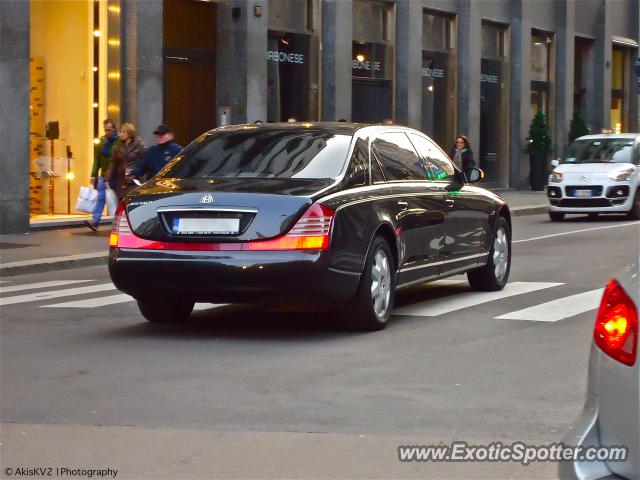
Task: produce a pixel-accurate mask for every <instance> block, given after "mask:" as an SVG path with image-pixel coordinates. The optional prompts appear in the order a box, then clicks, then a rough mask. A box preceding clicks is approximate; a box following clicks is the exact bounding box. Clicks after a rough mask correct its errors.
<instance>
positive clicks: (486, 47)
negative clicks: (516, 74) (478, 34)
mask: <svg viewBox="0 0 640 480" xmlns="http://www.w3.org/2000/svg"><path fill="white" fill-rule="evenodd" d="M508 58H509V52H508V30H507V27H504V26H502V25H498V24H494V23H489V22H483V24H482V60H481V66H480V68H481V70H480V72H481V73H480V151H479V155H478V159H479V163H480V168H482V169H483V170H484V172H485V175H486V177H485V178H486V180H487V181H489V182H496V183H499V184H501V185H506V184H507V182H508V179H509V151H508V146H509V122H508V119H509V105H508V99H509V93H508V92H509V66H508Z"/></svg>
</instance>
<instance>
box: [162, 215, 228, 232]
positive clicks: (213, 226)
mask: <svg viewBox="0 0 640 480" xmlns="http://www.w3.org/2000/svg"><path fill="white" fill-rule="evenodd" d="M173 233H179V234H182V235H237V234H238V233H240V219H239V218H176V219H174V220H173Z"/></svg>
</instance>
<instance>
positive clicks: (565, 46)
mask: <svg viewBox="0 0 640 480" xmlns="http://www.w3.org/2000/svg"><path fill="white" fill-rule="evenodd" d="M556 8H557V9H558V18H559V19H560V21H559V22H558V25H560V28H559V30H558V32H557V34H556V68H555V70H556V89H555V96H556V98H555V104H556V112H555V122H554V123H555V125H554V128H555V141H554V142H553V158H559V157H560V156H562V155H563V154H564V152H565V151H566V149H567V147H568V142H569V139H568V134H569V125H570V123H571V118H572V116H573V85H574V81H573V80H574V78H573V76H574V56H575V55H574V54H575V45H576V40H575V23H576V22H575V20H576V17H575V8H576V6H575V0H565V2H558V3H557V4H556Z"/></svg>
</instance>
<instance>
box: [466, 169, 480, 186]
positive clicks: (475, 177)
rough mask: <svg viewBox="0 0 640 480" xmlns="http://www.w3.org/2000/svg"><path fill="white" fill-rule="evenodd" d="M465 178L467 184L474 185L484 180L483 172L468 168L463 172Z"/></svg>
mask: <svg viewBox="0 0 640 480" xmlns="http://www.w3.org/2000/svg"><path fill="white" fill-rule="evenodd" d="M464 175H465V177H467V182H469V183H475V182H479V181H480V180H482V179H483V178H484V172H483V171H482V170H481V169H480V168H475V167H474V168H469V169H467V171H465V172H464Z"/></svg>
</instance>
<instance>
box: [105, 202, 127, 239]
mask: <svg viewBox="0 0 640 480" xmlns="http://www.w3.org/2000/svg"><path fill="white" fill-rule="evenodd" d="M123 235H131V229H130V228H129V222H128V221H127V213H126V212H125V209H124V203H122V202H120V204H119V205H118V208H117V209H116V214H115V215H114V216H113V226H112V228H111V235H109V247H111V248H117V247H118V244H119V242H120V237H121V236H123Z"/></svg>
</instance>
